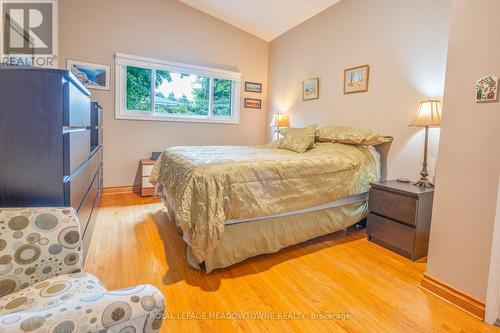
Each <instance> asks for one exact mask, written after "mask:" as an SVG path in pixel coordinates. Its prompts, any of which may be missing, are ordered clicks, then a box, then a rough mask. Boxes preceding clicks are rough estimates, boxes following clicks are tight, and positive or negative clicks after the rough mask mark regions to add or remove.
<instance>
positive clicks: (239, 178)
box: [151, 142, 380, 272]
mask: <svg viewBox="0 0 500 333" xmlns="http://www.w3.org/2000/svg"><path fill="white" fill-rule="evenodd" d="M379 178H380V155H379V154H378V152H377V151H376V150H375V149H374V148H372V147H367V146H356V145H347V144H341V143H331V142H326V143H317V144H315V146H314V148H311V149H309V150H307V151H306V152H305V153H296V152H293V151H289V150H285V149H279V148H278V147H277V146H276V145H272V144H271V145H266V146H185V147H172V148H169V149H168V150H166V151H165V152H163V153H162V154H161V155H160V157H159V159H158V161H157V162H156V164H155V166H154V168H153V172H152V176H151V182H152V183H154V184H157V191H158V192H159V194H160V195H161V197H162V201H163V203H164V205H165V207H166V208H167V210H168V213H169V215H170V217H171V219H172V221H174V222H175V224H176V225H177V227H178V229H179V230H180V231H181V232H182V235H183V239H184V241H185V242H186V244H187V261H188V264H189V265H190V266H192V267H194V268H196V269H201V267H202V266H204V268H205V270H206V271H207V272H210V271H212V270H214V269H216V268H222V267H227V266H230V265H232V264H234V263H237V262H240V261H243V260H245V259H247V258H249V257H253V256H256V255H259V254H263V253H271V252H276V251H278V250H280V249H282V248H284V247H287V246H290V245H294V244H298V243H301V242H304V241H306V240H309V239H312V238H315V237H318V236H322V235H325V234H329V233H333V232H336V231H339V230H342V229H345V228H346V227H349V226H351V225H353V224H355V223H357V222H358V221H360V220H361V219H363V218H364V217H365V216H366V214H367V191H368V187H369V184H370V182H374V181H378V180H379ZM201 264H203V265H201Z"/></svg>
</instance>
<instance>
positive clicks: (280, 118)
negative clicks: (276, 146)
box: [269, 112, 290, 140]
mask: <svg viewBox="0 0 500 333" xmlns="http://www.w3.org/2000/svg"><path fill="white" fill-rule="evenodd" d="M269 126H271V127H276V129H275V130H274V131H275V132H276V133H277V134H276V140H279V138H280V128H281V127H289V126H290V119H289V118H288V115H287V114H285V113H281V112H276V113H273V119H272V120H271V123H270V124H269Z"/></svg>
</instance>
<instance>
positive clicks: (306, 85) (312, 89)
mask: <svg viewBox="0 0 500 333" xmlns="http://www.w3.org/2000/svg"><path fill="white" fill-rule="evenodd" d="M318 98H319V79H318V78H317V77H315V78H313V79H309V80H305V81H302V100H304V101H308V100H311V99H318Z"/></svg>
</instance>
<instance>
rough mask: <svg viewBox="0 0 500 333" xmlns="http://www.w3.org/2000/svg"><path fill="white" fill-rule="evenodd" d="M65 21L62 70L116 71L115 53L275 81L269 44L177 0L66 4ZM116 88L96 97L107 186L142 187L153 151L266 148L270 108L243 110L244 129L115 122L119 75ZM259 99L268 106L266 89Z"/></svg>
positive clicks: (62, 7)
mask: <svg viewBox="0 0 500 333" xmlns="http://www.w3.org/2000/svg"><path fill="white" fill-rule="evenodd" d="M59 16H60V22H59V24H60V25H59V55H60V66H65V62H66V59H73V60H81V61H86V62H95V63H100V64H108V65H113V64H114V59H113V55H114V53H115V52H122V53H127V54H132V55H138V56H145V57H153V58H159V59H165V60H171V61H177V62H184V63H191V64H197V65H206V66H213V67H223V68H227V67H230V68H236V69H237V70H239V71H240V72H241V73H242V81H244V80H249V81H253V82H262V83H266V82H267V67H268V48H269V46H268V43H267V42H265V41H263V40H261V39H259V38H257V37H254V36H252V35H250V34H248V33H246V32H243V31H241V30H239V29H237V28H234V27H232V26H230V25H228V24H226V23H224V22H222V21H219V20H217V19H215V18H212V17H211V16H208V15H206V14H203V13H202V12H199V11H197V10H195V9H193V8H191V7H188V6H186V5H183V4H181V3H180V2H178V1H176V0H106V1H103V0H85V1H82V0H63V1H59ZM111 83H112V84H111V91H106V92H101V91H96V90H94V91H92V95H93V99H95V100H97V101H99V102H100V103H101V104H102V105H103V107H104V121H105V132H104V133H105V134H104V144H105V150H104V152H105V153H104V163H105V167H104V186H106V187H109V186H121V185H132V184H133V183H134V181H135V182H136V183H137V182H138V181H139V179H138V178H137V177H136V175H137V171H138V162H139V159H141V158H147V157H148V156H150V153H151V151H161V150H164V149H166V148H168V147H170V146H173V145H204V144H207V145H224V144H234V145H246V144H262V143H264V142H265V137H266V132H265V131H266V125H267V124H266V110H265V109H262V110H254V109H248V110H246V109H242V110H241V115H240V124H239V125H221V124H199V123H176V122H148V121H130V120H115V119H114V71H112V80H111ZM257 96H260V97H261V98H262V99H263V100H264V101H263V103H264V105H265V97H266V84H264V93H263V94H261V95H255V97H257ZM241 97H242V99H243V97H244V93H243V92H242V96H241ZM242 104H243V103H242Z"/></svg>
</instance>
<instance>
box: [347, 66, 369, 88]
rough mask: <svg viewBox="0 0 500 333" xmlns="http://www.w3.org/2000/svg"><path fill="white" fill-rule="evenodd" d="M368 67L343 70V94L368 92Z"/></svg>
mask: <svg viewBox="0 0 500 333" xmlns="http://www.w3.org/2000/svg"><path fill="white" fill-rule="evenodd" d="M369 76H370V66H368V65H363V66H358V67H353V68H348V69H346V70H344V94H354V93H360V92H366V91H368V79H369Z"/></svg>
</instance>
